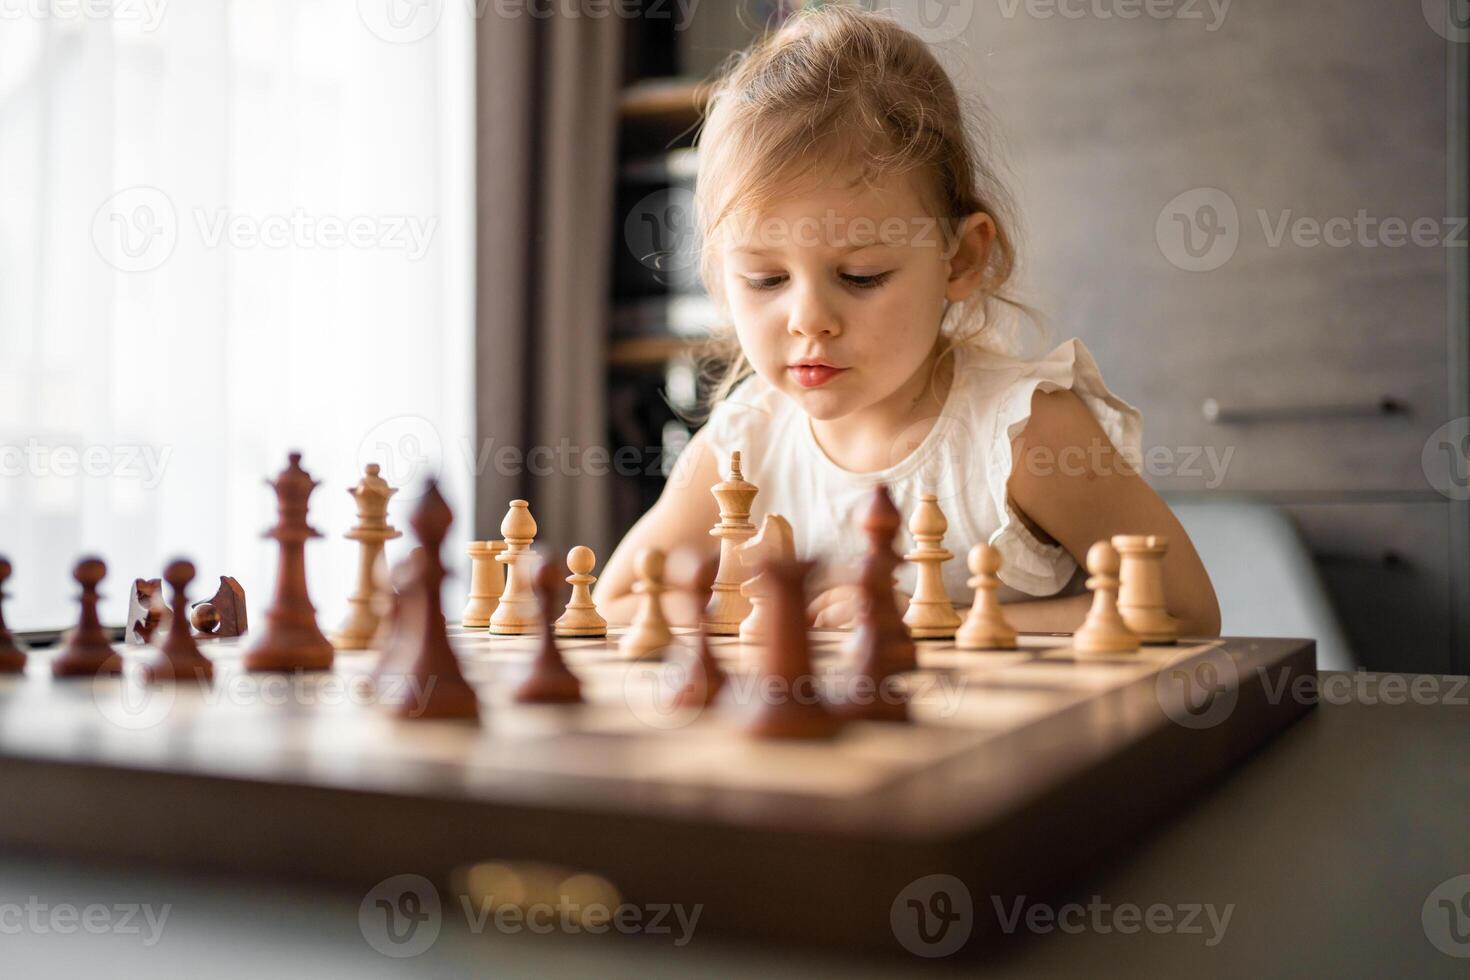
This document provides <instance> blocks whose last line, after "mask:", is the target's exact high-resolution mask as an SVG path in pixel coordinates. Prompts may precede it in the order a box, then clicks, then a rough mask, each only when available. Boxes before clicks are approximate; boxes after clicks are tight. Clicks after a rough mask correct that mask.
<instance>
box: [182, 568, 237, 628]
mask: <svg viewBox="0 0 1470 980" xmlns="http://www.w3.org/2000/svg"><path fill="white" fill-rule="evenodd" d="M203 605H209V606H213V607H214V611H215V614H216V615H217V616H218V617H219V628H218V629H215V630H208V631H206V632H209V633H212V634H213V635H214V636H216V637H224V636H244V635H245V631H246V630H247V629H249V628H250V624H249V622H248V621H247V617H246V615H245V590H244V589H243V588H241V587H240V583H239V582H237V581H235V580H234V579H232V578H230V577H229V576H228V575H221V576H220V577H219V588H218V589H215V590H214V596H213V597H211V598H209V599H206V600H204V601H203V602H197V603H195V604H194V608H195V609H198V608H199V607H200V606H203ZM191 621H192V617H191ZM195 625H196V627H197V625H198V624H195Z"/></svg>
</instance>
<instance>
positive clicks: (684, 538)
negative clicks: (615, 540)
mask: <svg viewBox="0 0 1470 980" xmlns="http://www.w3.org/2000/svg"><path fill="white" fill-rule="evenodd" d="M703 436H704V430H701V431H700V432H698V433H696V434H695V436H694V438H693V439H691V440H689V445H688V446H687V447H685V449H684V452H682V453H680V454H679V460H678V462H677V463H676V464H675V466H674V472H673V473H671V474H669V480H668V482H667V483H665V484H664V490H663V493H662V494H660V495H659V498H658V503H656V504H654V505H653V507H652V508H650V509H649V511H648V513H646V514H644V515H643V516H642V517H640V518H639V519H638V523H637V524H634V525H633V528H632V530H630V531H629V532H628V533H627V535H625V536H624V538H623V540H622V541H621V542H619V544H618V546H617V549H616V550H614V551H613V553H612V557H610V558H609V559H608V560H607V564H605V565H604V566H603V569H602V575H601V576H600V577H599V578H598V580H597V585H596V586H595V589H594V596H595V599H596V602H597V608H598V611H599V612H601V613H602V615H603V617H604V618H606V619H607V621H608V622H609V623H612V624H614V625H626V624H627V623H629V622H630V621H631V620H632V618H633V613H634V612H635V611H636V610H637V608H638V598H639V597H638V596H636V595H634V594H633V582H634V581H635V577H636V576H635V572H634V563H635V561H636V559H637V557H638V552H640V551H642V550H643V549H644V548H659V549H661V550H663V551H664V552H669V551H671V550H673V549H676V548H680V547H694V548H698V549H700V550H702V551H704V552H705V553H707V554H709V555H717V554H719V550H720V545H719V541H718V540H716V539H715V538H712V537H710V533H709V529H710V528H711V527H713V526H714V525H715V523H716V522H717V521H719V519H720V508H719V505H718V504H717V503H716V501H715V498H714V495H713V494H711V493H710V487H712V486H714V485H715V484H716V483H719V482H720V479H721V475H720V467H719V461H718V460H717V459H716V458H715V454H714V452H713V451H712V450H711V449H710V448H709V446H708V445H706V440H705V439H704V438H703ZM664 611H665V612H666V613H667V615H668V617H669V619H670V621H671V622H673V623H675V624H676V625H693V624H694V623H696V622H697V621H698V618H699V608H698V605H697V603H695V602H694V601H693V599H692V598H691V597H690V596H689V595H688V594H687V593H683V592H669V593H668V594H666V595H665V596H664Z"/></svg>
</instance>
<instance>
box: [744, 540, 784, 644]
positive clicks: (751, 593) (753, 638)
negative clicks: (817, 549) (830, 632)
mask: <svg viewBox="0 0 1470 980" xmlns="http://www.w3.org/2000/svg"><path fill="white" fill-rule="evenodd" d="M736 557H737V558H738V559H739V561H740V562H741V564H742V566H743V567H745V568H747V569H752V570H754V569H759V568H762V567H765V566H768V565H771V564H773V563H776V562H783V561H795V560H796V534H795V532H793V531H792V530H791V522H790V521H788V520H786V518H784V517H782V516H781V515H780V514H767V515H766V519H765V521H763V522H762V523H761V529H760V533H759V534H757V535H756V536H755V537H753V538H751V539H750V540H749V541H747V542H745V543H744V544H742V545H741V546H740V547H739V548H738V549H737V552H736ZM774 587H775V584H774V582H773V581H772V580H771V579H770V578H769V577H767V576H766V575H765V574H764V573H763V572H759V571H757V572H756V573H755V574H754V575H752V576H751V577H750V578H748V579H746V580H745V582H744V583H743V584H742V585H741V586H740V594H741V595H742V596H744V597H745V598H746V600H747V601H748V602H749V603H750V612H748V613H746V614H745V618H744V619H742V620H741V621H740V642H741V643H743V644H746V645H750V646H754V645H758V644H761V643H764V642H765V641H766V636H767V635H768V634H769V633H770V616H771V614H770V605H769V602H770V598H771V590H772V589H773V588H774Z"/></svg>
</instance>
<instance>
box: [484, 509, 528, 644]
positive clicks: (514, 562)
mask: <svg viewBox="0 0 1470 980" xmlns="http://www.w3.org/2000/svg"><path fill="white" fill-rule="evenodd" d="M500 533H501V535H502V536H503V537H504V538H505V551H503V552H501V553H500V554H498V555H496V556H495V560H496V561H498V562H500V563H501V564H502V565H504V566H505V591H504V592H503V593H501V596H500V602H499V603H497V604H496V606H495V613H494V614H493V615H492V616H491V617H490V632H492V633H496V634H500V635H502V636H525V635H526V634H528V633H530V632H532V631H533V630H535V629H536V615H537V609H536V596H535V594H534V593H533V592H532V588H531V572H532V563H533V561H534V559H535V554H534V552H532V551H531V550H530V547H531V543H532V542H533V541H535V540H536V519H535V518H534V517H532V516H531V505H530V504H528V503H526V501H524V500H512V501H511V502H510V510H508V511H507V512H506V514H505V520H503V521H501V522H500Z"/></svg>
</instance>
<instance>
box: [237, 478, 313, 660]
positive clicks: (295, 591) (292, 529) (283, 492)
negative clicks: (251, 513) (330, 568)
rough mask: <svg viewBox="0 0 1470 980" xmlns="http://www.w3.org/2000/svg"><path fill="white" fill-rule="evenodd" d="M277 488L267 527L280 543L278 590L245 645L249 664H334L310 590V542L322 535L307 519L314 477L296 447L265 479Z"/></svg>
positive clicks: (268, 533) (277, 571) (269, 535)
mask: <svg viewBox="0 0 1470 980" xmlns="http://www.w3.org/2000/svg"><path fill="white" fill-rule="evenodd" d="M267 483H269V485H270V486H271V487H272V488H273V489H274V490H275V491H276V504H277V508H278V518H277V521H276V526H275V527H273V528H271V529H270V530H269V531H267V532H266V534H265V536H266V537H268V538H275V539H276V541H277V542H278V543H279V545H280V562H279V565H278V566H277V569H276V594H275V598H274V599H273V600H272V602H271V607H270V608H269V609H267V610H266V612H265V632H264V633H262V634H261V637H260V639H258V640H256V641H255V644H254V645H253V646H251V648H250V649H249V650H248V651H246V653H245V657H244V661H243V662H244V665H245V669H246V670H266V671H291V670H330V669H331V666H332V654H333V650H332V644H331V643H330V642H328V641H327V638H326V637H325V636H323V635H322V631H321V629H320V628H319V627H318V626H317V624H316V608H315V607H314V606H312V604H311V598H310V596H308V595H307V592H306V542H307V541H308V540H309V539H311V538H317V537H321V535H320V534H319V533H318V532H317V531H316V530H314V529H313V528H312V527H311V526H310V525H309V524H307V522H306V508H307V500H308V498H310V497H311V492H312V491H313V490H315V489H316V487H317V484H316V481H315V480H313V479H312V478H311V475H310V474H309V473H307V472H306V471H305V470H303V469H302V468H301V454H300V453H292V454H291V456H290V463H289V465H288V466H287V467H286V468H285V469H284V470H282V471H281V474H280V475H279V476H277V477H276V480H275V482H274V483H270V481H267Z"/></svg>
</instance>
